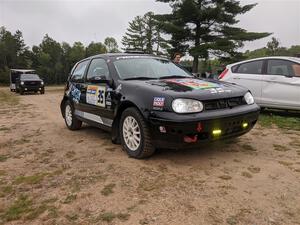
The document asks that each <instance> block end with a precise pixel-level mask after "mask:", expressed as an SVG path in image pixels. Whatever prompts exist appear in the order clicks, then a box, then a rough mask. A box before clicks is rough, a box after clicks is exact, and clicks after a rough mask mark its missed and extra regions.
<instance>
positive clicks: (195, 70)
mask: <svg viewBox="0 0 300 225" xmlns="http://www.w3.org/2000/svg"><path fill="white" fill-rule="evenodd" d="M200 28H201V24H200V23H199V22H197V24H196V36H195V47H196V48H197V47H199V45H200ZM193 57H194V61H193V73H198V65H199V54H196V55H193Z"/></svg>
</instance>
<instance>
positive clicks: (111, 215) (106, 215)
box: [98, 212, 130, 223]
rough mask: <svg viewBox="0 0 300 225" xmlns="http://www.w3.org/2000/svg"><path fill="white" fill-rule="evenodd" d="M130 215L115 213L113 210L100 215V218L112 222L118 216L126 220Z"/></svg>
mask: <svg viewBox="0 0 300 225" xmlns="http://www.w3.org/2000/svg"><path fill="white" fill-rule="evenodd" d="M129 217H130V214H128V213H113V212H105V213H102V214H100V215H99V217H98V220H102V221H105V222H108V223H110V222H112V221H113V220H114V219H115V218H118V219H119V220H121V221H126V220H128V219H129Z"/></svg>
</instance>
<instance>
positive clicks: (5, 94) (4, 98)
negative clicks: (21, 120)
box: [0, 90, 19, 106]
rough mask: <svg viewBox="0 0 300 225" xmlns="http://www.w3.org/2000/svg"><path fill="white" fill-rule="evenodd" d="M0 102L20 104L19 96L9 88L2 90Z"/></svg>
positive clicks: (12, 104)
mask: <svg viewBox="0 0 300 225" xmlns="http://www.w3.org/2000/svg"><path fill="white" fill-rule="evenodd" d="M0 102H1V103H2V104H7V105H11V106H15V105H18V104H19V96H17V95H15V93H12V92H9V91H8V90H7V91H5V90H0Z"/></svg>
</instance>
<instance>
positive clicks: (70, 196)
mask: <svg viewBox="0 0 300 225" xmlns="http://www.w3.org/2000/svg"><path fill="white" fill-rule="evenodd" d="M76 199H77V195H76V194H68V195H67V197H66V198H65V200H64V201H62V203H63V204H70V203H71V202H73V201H75V200H76Z"/></svg>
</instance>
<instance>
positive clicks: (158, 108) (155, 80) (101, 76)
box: [61, 53, 260, 158]
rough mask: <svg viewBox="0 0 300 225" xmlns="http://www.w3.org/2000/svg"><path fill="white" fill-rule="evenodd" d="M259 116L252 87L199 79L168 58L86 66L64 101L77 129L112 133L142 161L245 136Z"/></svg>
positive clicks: (127, 57) (109, 59)
mask: <svg viewBox="0 0 300 225" xmlns="http://www.w3.org/2000/svg"><path fill="white" fill-rule="evenodd" d="M259 111H260V108H259V106H257V105H256V104H255V103H254V99H253V97H252V95H251V94H250V92H249V91H248V89H246V88H244V87H240V86H238V85H235V84H229V83H224V82H220V81H213V80H211V81H208V80H201V79H197V78H195V77H194V76H192V74H190V73H189V72H188V71H186V70H184V69H183V68H181V67H179V66H177V65H176V64H174V63H173V62H171V61H169V60H167V59H165V58H161V57H157V56H153V55H144V54H126V53H120V54H104V55H96V56H93V57H90V58H87V59H83V60H82V61H80V62H78V63H77V64H76V65H75V66H74V68H73V69H72V71H71V75H70V77H69V78H68V82H67V85H66V88H65V94H64V96H63V99H62V102H61V112H62V116H63V118H64V119H65V123H66V126H67V127H68V128H69V129H70V130H77V129H79V128H80V127H81V124H82V122H86V123H88V124H90V125H92V126H97V127H100V128H103V129H106V130H110V131H112V140H113V142H114V143H121V144H122V146H123V149H124V150H125V151H126V152H127V154H128V155H129V156H131V157H134V158H144V157H148V156H150V155H152V154H153V153H154V151H155V148H158V147H159V148H185V147H196V146H198V145H199V144H200V143H203V142H208V141H214V140H219V139H225V138H233V137H237V136H240V135H243V134H245V133H247V132H249V131H250V130H251V129H252V128H253V127H254V125H255V123H256V121H257V119H258V115H259Z"/></svg>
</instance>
